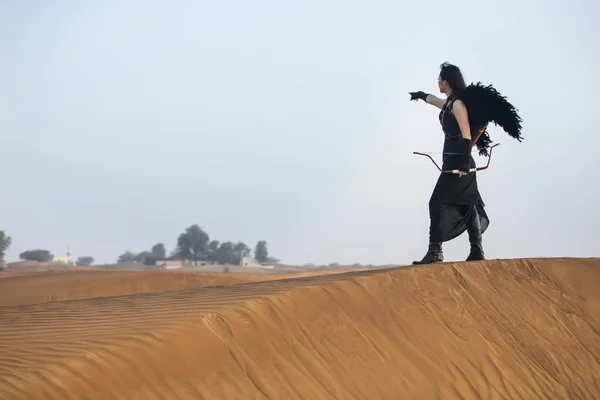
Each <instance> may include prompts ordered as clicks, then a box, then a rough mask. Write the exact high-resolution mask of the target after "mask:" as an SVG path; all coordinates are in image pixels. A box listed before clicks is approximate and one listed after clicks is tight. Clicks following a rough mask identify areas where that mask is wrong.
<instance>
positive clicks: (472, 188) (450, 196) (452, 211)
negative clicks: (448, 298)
mask: <svg viewBox="0 0 600 400" xmlns="http://www.w3.org/2000/svg"><path fill="white" fill-rule="evenodd" d="M455 100H456V98H449V99H448V100H447V101H446V104H444V106H443V107H442V110H441V111H440V115H439V119H440V123H441V125H442V130H443V132H444V135H445V140H444V150H443V153H444V154H443V157H442V160H443V164H442V169H444V170H447V169H458V168H459V167H460V162H461V141H462V140H463V139H462V135H461V132H460V127H459V125H458V121H457V120H456V117H455V116H454V114H453V113H452V105H453V103H454V101H455ZM467 111H468V110H467ZM469 164H470V167H471V168H474V167H475V160H474V159H473V157H472V156H470V161H469ZM484 207H485V204H484V203H483V200H482V199H481V195H480V194H479V189H478V188H477V173H476V172H471V173H469V174H467V175H465V176H462V177H461V176H460V175H458V174H444V173H440V176H439V178H438V180H437V183H436V185H435V188H434V189H433V193H432V194H431V198H430V200H429V213H430V219H431V225H430V229H429V237H430V242H433V243H441V242H447V241H449V240H452V239H454V238H455V237H457V236H459V235H460V234H462V233H463V232H464V231H465V230H467V229H468V227H469V226H472V224H474V223H475V222H476V221H475V219H477V218H478V219H479V224H480V226H481V233H483V232H485V230H486V229H487V227H488V225H489V218H488V216H487V214H486V212H485V209H484Z"/></svg>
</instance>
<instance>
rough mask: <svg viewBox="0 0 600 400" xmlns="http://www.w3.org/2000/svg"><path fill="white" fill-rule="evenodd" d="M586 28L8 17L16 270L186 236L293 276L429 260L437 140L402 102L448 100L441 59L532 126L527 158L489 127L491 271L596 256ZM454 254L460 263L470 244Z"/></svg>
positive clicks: (483, 178) (484, 16)
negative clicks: (493, 91) (300, 268)
mask: <svg viewBox="0 0 600 400" xmlns="http://www.w3.org/2000/svg"><path fill="white" fill-rule="evenodd" d="M598 18H600V3H599V2H597V1H592V0H589V1H572V2H567V1H556V0H550V1H541V0H539V1H524V2H522V3H521V2H520V1H519V2H518V1H501V2H500V1H496V2H495V3H494V4H490V2H483V1H456V0H455V1H452V2H448V1H431V0H429V1H423V2H416V1H411V2H399V1H391V0H390V1H377V0H372V1H361V2H357V1H348V0H346V1H339V0H338V1H325V2H322V1H313V0H307V1H303V2H295V3H290V2H282V1H260V0H256V1H222V2H208V1H171V2H166V1H161V2H159V1H151V0H145V1H125V2H124V1H103V2H100V1H96V2H91V1H89V2H84V1H60V0H54V1H27V2H25V1H16V0H13V1H9V0H5V1H2V3H1V5H0V50H1V57H0V132H2V136H1V142H0V159H1V161H2V171H3V173H2V185H1V192H0V193H1V196H0V230H4V231H6V233H7V234H9V235H10V236H12V238H13V244H12V247H11V248H10V250H9V252H8V254H7V257H6V258H7V260H9V261H13V260H16V259H18V255H19V253H21V252H22V251H24V250H27V249H33V248H45V249H49V250H51V251H52V252H53V253H54V254H55V255H57V256H61V255H64V253H65V252H66V250H67V246H69V245H70V246H71V248H72V250H73V253H74V257H78V256H83V255H91V256H93V257H94V258H95V259H96V260H97V262H113V261H115V260H116V258H117V257H118V256H119V254H121V253H122V252H124V251H126V250H130V251H142V250H147V249H149V248H150V247H151V246H152V245H154V244H155V243H157V242H163V243H165V244H166V246H167V249H168V250H172V249H173V248H174V246H175V244H176V239H177V236H178V235H179V234H180V233H181V232H183V231H184V230H185V228H186V227H188V226H189V225H191V224H198V225H200V226H201V227H202V228H203V229H205V230H206V231H207V232H208V234H209V235H210V236H211V239H217V240H220V241H226V240H233V241H240V240H241V241H244V242H245V243H247V244H248V245H249V246H251V247H254V245H255V243H256V241H258V240H261V239H264V240H267V242H268V244H269V250H270V252H271V253H272V255H274V256H276V257H279V258H280V259H281V260H282V261H283V262H287V263H294V264H304V263H307V262H313V263H329V262H339V263H354V262H361V263H364V264H368V263H373V264H386V263H395V264H406V263H410V262H412V261H413V260H415V259H420V258H421V257H422V256H423V255H424V253H425V251H426V248H427V243H428V226H429V216H428V208H427V204H428V200H429V197H430V195H431V191H432V190H433V186H434V184H435V181H436V179H437V176H438V173H437V170H436V169H435V167H434V166H433V164H431V162H430V161H429V160H427V159H425V158H423V157H419V156H415V155H413V154H412V152H413V151H434V152H439V151H441V146H442V143H443V135H442V133H441V130H440V126H439V123H438V121H437V113H438V111H439V110H438V109H436V108H434V107H433V106H429V105H426V104H424V103H422V102H419V103H416V102H409V95H408V93H407V92H409V91H413V90H424V91H427V92H430V93H434V94H438V92H437V76H438V73H439V65H440V64H441V63H442V62H444V61H450V62H452V63H455V64H457V65H458V66H459V67H461V68H462V70H463V72H464V74H465V78H466V80H467V81H468V82H476V81H482V82H484V83H486V84H487V83H492V84H494V85H495V87H496V88H497V89H498V90H500V92H501V93H502V94H504V95H507V96H508V98H509V100H510V101H511V102H512V103H513V104H514V105H515V106H516V107H517V108H518V109H519V112H520V114H521V116H522V117H523V119H524V122H523V128H524V129H523V136H524V138H525V139H524V141H523V142H521V143H519V142H517V141H516V140H514V139H512V138H510V137H509V136H508V135H507V134H506V133H504V131H502V130H501V128H499V127H492V128H491V129H490V133H491V136H492V140H494V141H495V142H499V143H501V145H500V146H499V147H498V148H497V149H495V153H494V157H493V159H492V164H491V167H490V169H489V170H487V171H485V172H481V173H480V174H479V175H478V182H479V187H480V191H481V195H482V197H483V199H484V201H485V203H486V210H487V213H488V215H489V217H490V220H491V224H490V227H489V230H488V231H487V232H486V233H485V234H484V248H485V251H486V255H487V257H488V258H513V257H541V256H552V257H554V256H598V255H600V252H599V249H600V233H599V226H600V209H599V207H598V203H599V200H598V198H599V195H600V178H599V172H598V171H599V170H600V161H599V157H598V151H599V150H600V128H598V123H597V121H598V115H600V114H599V111H598V107H599V104H598V93H599V92H600V73H599V72H598V65H599V64H600V44H599V42H598V37H600V25H599V24H598V23H597V22H598ZM594 25H596V26H594ZM594 38H596V39H594ZM440 96H441V95H440ZM473 154H474V155H476V152H474V153H473ZM437 157H438V158H439V155H438V156H437ZM476 161H477V163H478V164H481V163H485V162H486V159H485V158H482V157H479V156H476ZM444 249H445V256H446V259H447V260H463V259H464V258H465V257H466V256H467V254H468V238H467V235H466V234H465V235H463V236H461V237H459V238H457V239H455V240H453V241H451V242H449V243H446V244H445V246H444Z"/></svg>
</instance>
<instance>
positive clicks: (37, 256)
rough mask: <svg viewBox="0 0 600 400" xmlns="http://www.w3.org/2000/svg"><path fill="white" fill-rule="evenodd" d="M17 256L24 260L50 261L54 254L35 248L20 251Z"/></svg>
mask: <svg viewBox="0 0 600 400" xmlns="http://www.w3.org/2000/svg"><path fill="white" fill-rule="evenodd" d="M19 258H20V259H22V260H26V261H39V262H50V261H52V260H53V259H54V255H53V254H52V253H50V252H49V251H48V250H42V249H35V250H27V251H24V252H22V253H21V254H19Z"/></svg>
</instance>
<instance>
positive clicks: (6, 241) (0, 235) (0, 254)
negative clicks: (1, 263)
mask: <svg viewBox="0 0 600 400" xmlns="http://www.w3.org/2000/svg"><path fill="white" fill-rule="evenodd" d="M11 244H12V239H11V237H10V236H7V235H6V233H4V231H0V260H2V259H4V256H5V255H6V252H7V251H8V249H9V247H10V245H11Z"/></svg>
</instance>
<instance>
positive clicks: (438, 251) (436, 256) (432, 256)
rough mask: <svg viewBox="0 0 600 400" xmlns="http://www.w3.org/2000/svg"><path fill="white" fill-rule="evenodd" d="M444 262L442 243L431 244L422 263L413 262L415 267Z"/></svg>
mask: <svg viewBox="0 0 600 400" xmlns="http://www.w3.org/2000/svg"><path fill="white" fill-rule="evenodd" d="M441 261H444V253H443V251H442V244H441V243H437V242H435V243H429V249H428V250H427V254H425V257H423V259H422V260H421V261H413V265H417V264H431V263H435V262H441Z"/></svg>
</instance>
